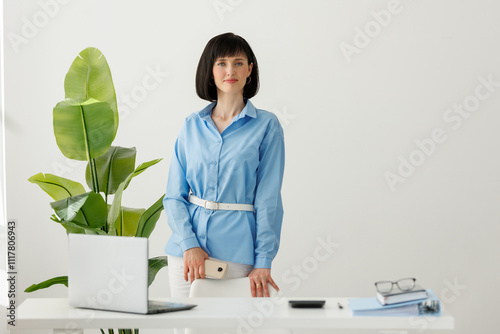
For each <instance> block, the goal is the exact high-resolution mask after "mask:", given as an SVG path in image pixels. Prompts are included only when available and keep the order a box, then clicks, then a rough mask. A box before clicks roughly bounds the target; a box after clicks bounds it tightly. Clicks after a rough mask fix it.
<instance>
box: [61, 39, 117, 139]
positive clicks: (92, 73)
mask: <svg viewBox="0 0 500 334" xmlns="http://www.w3.org/2000/svg"><path fill="white" fill-rule="evenodd" d="M64 91H65V93H66V98H69V99H81V100H87V99H89V98H93V99H96V100H99V101H101V102H107V103H108V104H109V106H110V108H111V110H112V111H113V119H114V130H113V138H114V137H115V135H116V130H117V129H118V109H117V104H116V93H115V87H114V86H113V79H112V77H111V71H110V69H109V66H108V62H107V61H106V58H105V57H104V55H103V54H102V53H101V51H99V49H96V48H92V47H91V48H86V49H85V50H83V51H82V52H80V54H79V55H78V57H76V58H75V60H74V61H73V64H71V67H70V68H69V70H68V73H67V74H66V78H65V79H64Z"/></svg>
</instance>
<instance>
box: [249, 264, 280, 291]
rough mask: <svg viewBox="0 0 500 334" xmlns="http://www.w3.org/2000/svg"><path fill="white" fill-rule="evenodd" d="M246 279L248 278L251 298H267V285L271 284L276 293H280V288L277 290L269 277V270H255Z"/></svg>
mask: <svg viewBox="0 0 500 334" xmlns="http://www.w3.org/2000/svg"><path fill="white" fill-rule="evenodd" d="M248 277H249V278H250V290H251V291H252V297H269V296H270V295H269V287H268V286H267V283H269V284H271V285H272V286H273V287H274V288H275V289H276V291H280V288H278V286H277V285H276V283H274V280H273V278H272V277H271V269H266V268H255V269H254V270H252V272H251V273H250V274H249V275H248Z"/></svg>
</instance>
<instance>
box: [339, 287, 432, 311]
mask: <svg viewBox="0 0 500 334" xmlns="http://www.w3.org/2000/svg"><path fill="white" fill-rule="evenodd" d="M426 291H427V294H428V297H427V298H426V299H421V300H413V301H408V302H404V303H399V304H390V305H382V304H381V303H380V302H379V301H378V300H377V298H376V297H370V298H352V299H349V308H350V309H351V311H352V314H353V315H355V316H439V315H441V303H440V301H439V298H437V297H436V295H435V294H434V292H432V291H431V290H429V289H427V290H426Z"/></svg>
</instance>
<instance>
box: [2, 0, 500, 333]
mask: <svg viewBox="0 0 500 334" xmlns="http://www.w3.org/2000/svg"><path fill="white" fill-rule="evenodd" d="M221 3H222V4H226V7H224V8H225V9H226V11H225V12H223V13H218V12H217V10H216V9H215V6H216V5H219V6H220V4H221ZM388 9H390V10H391V11H392V14H389V15H390V17H389V16H387V15H382V13H385V14H387V13H390V12H388V11H387V10H388ZM377 13H378V14H377ZM376 16H378V20H379V21H380V22H382V23H383V24H382V25H381V24H380V23H377V20H376ZM365 29H368V34H370V35H371V36H372V37H368V39H369V41H368V40H367V39H366V38H364V39H363V37H362V36H361V34H362V32H360V31H365ZM227 31H232V32H234V33H236V34H239V35H241V36H243V37H244V38H245V39H246V40H247V41H248V42H249V43H250V45H251V46H252V47H253V49H254V51H255V53H256V55H257V58H258V61H259V65H260V70H261V90H260V92H259V94H258V95H257V97H255V98H254V99H253V101H254V104H255V105H256V106H258V107H260V108H263V109H267V110H270V111H273V112H275V113H276V114H278V116H279V117H280V119H281V121H282V125H283V127H284V130H285V136H286V152H287V160H286V171H285V181H284V185H283V197H284V205H285V219H284V225H283V234H282V246H281V248H280V252H279V254H278V257H277V258H276V260H275V263H274V267H273V275H274V277H275V278H276V279H277V280H278V281H279V282H280V286H281V288H282V290H283V291H284V292H285V293H286V294H287V295H288V296H313V297H317V296H346V297H349V296H371V295H373V294H374V287H373V282H374V281H377V280H381V279H397V278H400V277H407V276H414V277H417V278H418V280H419V282H420V283H421V284H422V285H424V286H425V287H428V288H431V289H433V290H434V291H435V292H436V293H437V294H438V295H439V296H441V298H442V300H443V304H444V305H445V307H446V308H447V309H448V310H449V311H450V312H451V313H452V314H453V315H454V316H455V320H456V330H455V331H454V332H455V333H463V334H465V333H472V332H475V333H479V332H481V333H494V332H497V331H498V327H499V325H500V322H499V317H498V316H496V306H497V303H496V300H497V297H498V295H499V294H498V293H499V292H500V289H499V288H498V286H499V285H498V282H497V281H498V279H497V277H498V274H499V273H500V271H499V269H498V263H499V254H500V242H499V241H500V240H499V236H500V227H499V226H500V218H499V217H500V215H499V213H500V212H499V210H498V208H499V205H498V203H499V200H500V195H499V189H500V188H499V186H500V177H499V173H500V172H499V171H500V159H499V157H498V154H499V152H500V150H499V149H500V145H499V143H500V141H499V135H498V125H499V124H500V123H499V122H500V115H499V113H498V111H499V105H500V43H499V41H500V3H499V2H498V1H494V0H490V1H487V0H480V1H479V0H478V1H465V0H462V1H452V0H443V1H430V0H423V1H403V0H402V1H397V0H392V1H391V0H375V1H348V0H344V1H327V0H323V1H321V0H314V1H311V0H309V1H305V0H295V1H285V0H280V1H278V0H272V1H264V0H253V1H248V0H247V1H244V0H206V1H202V0H193V1H165V0H163V1H159V0H157V1H131V0H127V1H123V0H122V1H118V0H113V1H97V0H88V1H82V0H80V1H78V0H72V1H68V0H65V1H62V0H58V1H56V0H23V1H18V0H7V1H5V2H4V34H5V35H4V39H5V40H4V43H5V73H4V76H5V122H6V123H5V127H6V152H5V159H6V178H7V183H6V191H7V216H8V217H9V218H11V219H17V221H18V245H19V251H18V266H19V268H18V273H19V275H18V290H19V292H21V290H24V289H25V288H26V287H27V286H29V285H30V284H32V283H35V282H39V281H42V280H45V279H47V278H50V277H53V276H58V275H65V274H66V273H67V270H66V266H67V260H66V251H65V247H66V235H65V231H64V229H63V228H61V227H60V226H57V225H56V224H55V223H54V222H52V221H51V220H49V216H50V215H51V209H50V206H49V202H50V198H49V197H48V196H47V195H46V194H45V193H44V192H42V191H41V190H40V189H39V188H38V187H37V186H36V185H33V184H31V183H29V182H28V181H27V179H28V178H29V177H30V176H32V175H34V174H36V173H39V172H44V173H53V174H57V175H60V176H64V177H67V178H70V179H74V180H78V181H80V182H84V179H83V168H84V166H83V165H82V164H76V165H75V164H74V162H72V161H68V160H67V159H65V158H64V157H63V156H62V154H61V153H60V151H59V150H58V148H57V146H56V143H55V140H54V136H53V132H52V108H53V106H54V105H55V104H56V103H57V102H59V101H60V100H62V99H63V98H64V89H63V80H64V76H65V74H66V72H67V70H68V68H69V66H70V64H71V63H72V61H73V59H74V58H75V57H76V56H77V54H78V53H79V52H80V51H81V50H83V49H84V48H86V47H88V46H94V47H97V48H99V49H100V50H101V51H102V52H103V53H104V55H105V56H106V58H107V60H108V63H109V65H110V67H111V71H112V74H113V79H114V84H115V88H116V91H117V97H118V101H119V108H120V113H121V119H120V127H119V131H118V135H117V138H116V140H115V142H114V144H116V145H120V146H136V147H137V150H138V162H143V161H148V160H151V159H154V158H159V157H161V158H163V159H164V160H163V161H162V163H161V164H159V165H157V166H155V167H152V168H151V169H150V170H148V171H147V172H145V173H143V174H142V175H141V176H139V177H137V178H136V179H134V181H133V183H132V184H131V186H130V188H129V189H128V190H127V191H126V193H125V195H124V202H125V203H124V204H125V205H127V206H132V207H147V206H149V205H150V204H152V203H153V202H154V200H156V199H157V198H158V197H159V196H160V195H161V194H162V192H163V191H164V188H165V185H166V176H167V172H168V166H169V161H170V155H171V153H172V147H173V144H174V140H175V137H176V135H177V133H178V131H179V130H180V126H181V123H182V121H183V119H184V118H185V117H186V116H187V115H188V114H190V113H192V112H194V111H197V110H199V109H201V108H202V107H203V106H204V105H205V102H204V101H202V100H200V99H199V98H197V96H196V94H195V91H194V75H195V70H196V65H197V62H198V59H199V56H200V54H201V51H202V50H203V48H204V46H205V44H206V42H207V41H208V40H209V39H210V38H211V37H213V36H215V35H217V34H219V33H223V32H227ZM347 44H348V45H350V47H351V50H352V48H354V47H356V46H357V49H356V52H355V53H352V54H351V56H347V55H346V54H345V53H344V52H343V51H342V47H344V49H345V48H348V46H346V45H347ZM363 44H366V45H363ZM151 71H156V72H159V73H160V77H159V80H158V85H157V87H156V88H154V89H151V90H146V93H147V94H145V95H144V96H142V97H141V96H138V94H139V93H140V92H141V89H142V92H144V89H143V88H141V87H142V85H143V80H144V79H145V78H146V77H147V76H148V75H149V72H151ZM166 73H168V76H167V75H166ZM484 80H490V81H492V82H493V83H492V84H490V85H489V86H485V85H484V83H483V81H484ZM127 96H129V97H128V98H127ZM130 96H131V97H130ZM476 96H477V97H476ZM127 101H129V102H127ZM459 105H465V107H463V110H464V111H463V113H462V114H463V116H460V114H459V113H456V112H455V111H454V110H453V108H457V107H456V106H459ZM466 108H468V109H469V110H473V111H472V112H470V113H469V112H467V111H466ZM455 110H456V109H455ZM433 136H434V140H435V142H434V143H433V144H430V143H429V141H430V140H431V138H433ZM417 142H420V146H421V145H426V146H424V148H419V147H420V146H419V144H417ZM422 143H425V144H422ZM423 151H427V154H426V153H423ZM402 159H403V160H406V161H409V160H411V161H413V163H414V164H415V165H417V166H416V167H411V169H409V167H408V165H406V166H403V165H404V163H402V162H401V161H402ZM406 164H408V163H406ZM398 169H399V170H400V171H399V172H401V173H402V174H404V176H399V181H404V182H397V183H396V184H395V185H394V186H393V187H392V189H391V186H390V184H389V183H388V182H387V180H386V174H387V173H393V174H394V175H396V174H398V173H399V172H398ZM169 235H170V230H169V228H168V226H167V221H166V217H165V215H164V214H163V215H162V217H161V219H160V221H159V222H158V225H157V228H156V230H155V232H154V233H153V235H152V237H151V255H161V254H163V247H164V245H165V242H166V240H167V239H168V237H169ZM328 240H330V241H331V242H333V243H334V247H333V248H332V254H328V253H326V252H325V250H324V249H321V248H318V247H322V246H321V245H322V244H324V243H325V242H328ZM65 295H66V288H64V287H53V288H50V289H48V290H45V291H40V292H36V293H33V294H29V295H28V294H24V293H21V294H20V299H19V301H22V300H24V299H25V298H27V297H44V296H59V297H60V296H65ZM168 295H169V292H168V280H167V271H166V270H165V271H163V272H161V273H160V274H159V275H158V277H157V280H156V281H155V283H154V285H153V287H152V289H151V296H168ZM420 326H421V325H420V324H419V325H418V326H416V330H418V329H421V327H420ZM424 326H425V324H424Z"/></svg>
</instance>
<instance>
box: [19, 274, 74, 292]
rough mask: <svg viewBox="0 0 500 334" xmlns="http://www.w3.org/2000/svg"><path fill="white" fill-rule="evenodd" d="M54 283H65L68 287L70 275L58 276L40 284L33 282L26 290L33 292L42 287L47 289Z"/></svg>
mask: <svg viewBox="0 0 500 334" xmlns="http://www.w3.org/2000/svg"><path fill="white" fill-rule="evenodd" d="M54 284H64V285H66V287H68V276H58V277H54V278H51V279H48V280H46V281H43V282H40V283H38V284H32V285H30V286H29V287H28V288H26V290H24V292H33V291H36V290H40V289H46V288H48V287H50V286H52V285H54Z"/></svg>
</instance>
